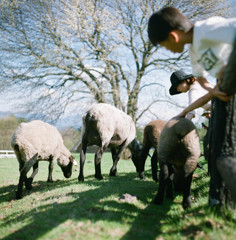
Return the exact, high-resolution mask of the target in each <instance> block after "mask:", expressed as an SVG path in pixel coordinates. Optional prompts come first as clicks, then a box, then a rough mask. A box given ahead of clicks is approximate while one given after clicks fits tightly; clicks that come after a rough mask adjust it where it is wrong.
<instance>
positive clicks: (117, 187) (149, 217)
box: [0, 173, 173, 240]
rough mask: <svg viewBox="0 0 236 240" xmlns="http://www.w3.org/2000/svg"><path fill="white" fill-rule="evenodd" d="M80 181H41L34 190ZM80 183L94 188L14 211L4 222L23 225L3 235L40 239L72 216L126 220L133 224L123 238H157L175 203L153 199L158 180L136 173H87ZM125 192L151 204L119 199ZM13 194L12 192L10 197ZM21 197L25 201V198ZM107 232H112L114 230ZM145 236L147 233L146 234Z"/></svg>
mask: <svg viewBox="0 0 236 240" xmlns="http://www.w3.org/2000/svg"><path fill="white" fill-rule="evenodd" d="M76 182H77V179H70V180H65V181H56V182H54V183H53V184H48V183H45V182H38V183H37V184H36V186H35V187H34V190H33V191H37V192H40V193H43V192H44V191H45V192H46V191H50V190H55V189H56V188H61V187H66V186H69V185H71V184H75V183H76ZM78 184H86V185H88V186H89V187H92V188H93V189H90V190H87V191H83V192H79V191H78V192H75V191H73V192H67V193H66V195H65V196H68V197H70V199H73V200H72V201H70V202H61V199H62V198H63V196H49V197H48V199H47V198H45V199H44V200H43V201H44V202H45V204H44V203H42V204H41V205H40V206H37V207H36V208H32V209H31V210H30V211H28V212H25V213H24V215H21V216H19V214H18V215H14V213H13V214H11V215H9V216H7V217H6V218H4V221H2V223H0V226H2V227H6V226H7V225H8V224H14V223H17V222H22V223H23V224H22V225H23V227H21V228H20V229H18V230H16V231H15V232H11V233H10V234H9V235H8V236H6V237H5V238H3V239H4V240H8V239H11V240H12V239H38V238H40V237H42V236H43V235H45V234H47V233H48V232H50V231H52V230H53V229H54V228H56V227H58V226H59V225H61V224H64V223H65V222H66V221H68V220H71V221H77V222H85V224H86V222H88V221H90V222H92V223H96V222H98V221H101V220H106V221H110V222H123V221H126V222H128V224H130V225H131V228H130V230H129V231H128V232H127V234H125V236H123V237H122V239H133V237H135V239H155V238H156V236H157V235H158V234H159V233H160V232H161V221H162V220H163V219H164V218H165V215H166V213H167V212H168V211H169V209H170V206H171V204H173V203H172V202H168V201H165V203H164V205H163V206H156V205H154V204H152V203H150V199H153V197H154V195H155V193H156V191H157V184H156V183H154V182H152V181H140V180H139V179H138V178H137V174H136V173H128V174H124V175H122V174H121V175H120V176H119V177H117V178H111V177H108V176H107V175H105V174H104V180H103V181H97V180H94V177H93V176H91V177H90V176H89V177H86V181H85V182H84V183H78ZM11 188H12V186H9V189H11ZM125 193H129V194H130V195H133V196H136V197H137V199H138V201H139V203H140V204H142V205H147V207H146V208H145V209H143V208H140V207H139V206H138V205H139V204H133V203H129V202H121V201H119V198H120V197H121V196H122V195H123V194H125ZM11 195H12V194H10V193H9V196H8V197H10V196H11ZM114 195H115V196H116V197H115V199H114ZM111 196H112V197H111ZM110 197H111V198H110ZM52 198H53V200H52ZM19 201H22V204H24V201H25V199H24V198H23V199H21V200H19ZM31 201H32V200H31ZM48 201H50V203H49V204H47V202H48ZM26 223H27V224H26ZM153 225H154V227H153ZM73 226H74V227H72V228H74V229H73V231H75V232H76V231H77V233H76V234H77V235H76V236H77V237H78V236H79V235H78V234H79V233H80V232H81V233H82V231H80V227H78V226H76V225H73ZM110 231H112V230H110ZM107 234H108V236H109V234H111V233H109V232H108V233H107ZM144 236H146V237H145V238H144ZM65 237H66V236H65ZM77 237H76V238H77ZM82 239H83V238H82Z"/></svg>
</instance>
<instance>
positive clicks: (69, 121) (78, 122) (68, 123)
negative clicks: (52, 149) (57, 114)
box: [0, 111, 82, 129]
mask: <svg viewBox="0 0 236 240" xmlns="http://www.w3.org/2000/svg"><path fill="white" fill-rule="evenodd" d="M10 116H15V117H16V118H25V119H27V120H28V121H31V120H33V119H34V118H33V117H32V116H31V115H30V114H24V113H20V112H19V113H15V112H9V111H8V112H4V111H0V119H1V118H6V117H10ZM37 119H39V120H43V119H44V116H43V115H42V117H40V118H37ZM49 123H50V122H49ZM52 125H55V126H56V127H57V128H58V129H65V128H68V127H73V128H75V129H79V128H81V126H82V117H81V115H80V114H74V115H70V116H66V117H63V118H61V119H59V120H58V121H57V122H56V123H55V124H52Z"/></svg>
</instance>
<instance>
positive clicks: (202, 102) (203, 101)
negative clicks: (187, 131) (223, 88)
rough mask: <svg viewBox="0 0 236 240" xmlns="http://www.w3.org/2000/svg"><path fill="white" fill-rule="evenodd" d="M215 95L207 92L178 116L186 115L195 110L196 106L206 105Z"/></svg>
mask: <svg viewBox="0 0 236 240" xmlns="http://www.w3.org/2000/svg"><path fill="white" fill-rule="evenodd" d="M212 98H213V96H212V95H211V94H210V93H207V94H205V95H204V96H202V97H200V98H199V99H197V100H196V101H195V102H193V103H192V104H190V105H189V106H188V107H186V108H185V109H184V110H183V111H182V112H181V113H180V114H178V115H177V116H176V117H185V115H186V114H187V113H189V112H191V111H193V110H194V109H196V108H199V107H201V106H203V105H205V104H206V103H207V102H209V101H210V100H211V99H212Z"/></svg>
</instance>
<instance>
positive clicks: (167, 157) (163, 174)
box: [154, 118, 201, 209]
mask: <svg viewBox="0 0 236 240" xmlns="http://www.w3.org/2000/svg"><path fill="white" fill-rule="evenodd" d="M200 154H201V149H200V139H199V136H198V133H197V129H196V127H195V125H194V124H193V123H192V122H191V121H190V120H188V119H186V118H173V119H171V120H170V121H168V122H167V124H166V125H165V127H164V129H163V130H162V132H161V135H160V138H159V145H158V159H159V163H160V179H159V188H158V193H157V195H156V197H155V199H154V203H155V204H162V203H163V198H164V191H165V188H166V197H167V198H171V199H172V198H173V191H172V181H171V179H172V177H173V173H174V185H175V187H176V188H178V189H181V190H182V191H183V202H182V205H183V208H184V209H185V208H187V207H189V206H190V205H191V196H190V195H191V182H192V176H193V172H194V171H195V169H196V167H197V162H198V158H199V157H200ZM180 184H181V186H179V185H180Z"/></svg>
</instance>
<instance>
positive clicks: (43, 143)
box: [11, 120, 74, 199]
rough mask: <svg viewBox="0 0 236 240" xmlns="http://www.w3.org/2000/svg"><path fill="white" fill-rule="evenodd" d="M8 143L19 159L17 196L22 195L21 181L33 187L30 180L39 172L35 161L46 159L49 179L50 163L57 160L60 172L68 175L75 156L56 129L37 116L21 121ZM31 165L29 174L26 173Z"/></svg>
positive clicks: (50, 174) (51, 165)
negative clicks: (31, 170)
mask: <svg viewBox="0 0 236 240" xmlns="http://www.w3.org/2000/svg"><path fill="white" fill-rule="evenodd" d="M11 146H12V148H13V150H14V152H15V154H16V157H17V160H18V161H19V167H20V169H19V170H20V178H19V184H18V190H17V192H16V198H17V199H20V198H22V189H23V184H24V183H25V186H26V188H27V189H31V188H32V185H31V184H32V182H33V179H34V177H35V175H36V174H37V173H38V161H42V160H43V161H49V168H48V170H49V173H48V182H52V181H53V180H52V170H53V164H54V162H55V161H57V163H58V165H59V166H60V167H61V169H62V171H63V174H64V176H65V177H66V178H69V177H70V176H71V174H72V166H73V163H74V157H73V156H72V154H71V153H70V151H69V150H68V149H67V148H66V147H65V146H64V144H63V139H62V137H61V134H60V133H59V131H58V130H57V129H56V128H55V127H54V126H52V125H50V124H47V123H44V122H42V121H39V120H35V121H31V122H29V123H21V124H20V126H19V127H18V128H17V130H16V131H15V133H14V134H13V136H12V140H11ZM32 166H33V173H32V175H31V177H29V178H27V173H28V171H29V170H30V168H31V167H32Z"/></svg>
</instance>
